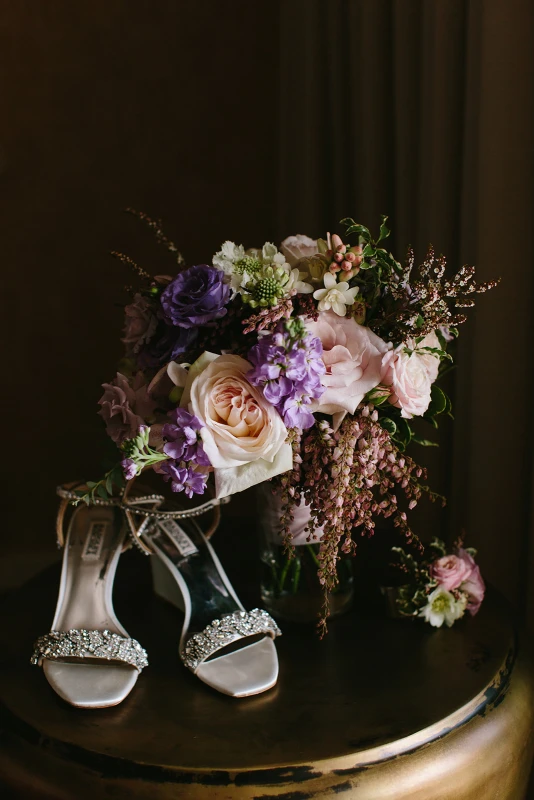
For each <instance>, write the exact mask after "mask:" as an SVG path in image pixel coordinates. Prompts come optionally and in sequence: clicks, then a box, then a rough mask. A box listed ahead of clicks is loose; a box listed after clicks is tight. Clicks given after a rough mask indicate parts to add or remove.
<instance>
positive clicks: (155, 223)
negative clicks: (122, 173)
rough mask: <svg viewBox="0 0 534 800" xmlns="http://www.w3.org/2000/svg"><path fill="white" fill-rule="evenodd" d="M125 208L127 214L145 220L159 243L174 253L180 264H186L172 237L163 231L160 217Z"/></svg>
mask: <svg viewBox="0 0 534 800" xmlns="http://www.w3.org/2000/svg"><path fill="white" fill-rule="evenodd" d="M124 210H125V211H126V213H127V214H132V215H133V216H134V217H137V218H138V219H140V220H141V222H144V223H145V225H147V226H148V227H149V228H150V229H151V231H152V232H153V233H154V234H155V236H156V241H157V243H158V244H160V245H162V246H163V247H165V248H166V249H167V250H168V251H169V252H170V253H172V254H173V255H174V258H175V260H176V263H177V264H178V265H179V266H183V265H185V259H184V257H183V255H182V254H181V253H180V251H179V250H178V248H177V247H176V245H175V244H174V242H173V241H172V240H171V239H169V238H168V236H166V235H165V233H164V232H163V229H162V222H161V220H160V219H158V220H154V219H152V218H151V217H149V216H148V214H145V213H144V211H136V210H135V208H125V209H124Z"/></svg>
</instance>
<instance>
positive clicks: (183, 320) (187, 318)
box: [161, 264, 230, 328]
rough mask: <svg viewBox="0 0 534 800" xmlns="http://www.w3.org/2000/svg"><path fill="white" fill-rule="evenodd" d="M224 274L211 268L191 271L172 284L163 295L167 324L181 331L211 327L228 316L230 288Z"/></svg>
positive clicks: (191, 268) (203, 267)
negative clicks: (199, 326)
mask: <svg viewBox="0 0 534 800" xmlns="http://www.w3.org/2000/svg"><path fill="white" fill-rule="evenodd" d="M224 277H225V276H224V272H222V270H220V269H215V267H209V266H208V265H207V264H198V265H197V266H195V267H190V268H189V269H186V270H185V271H184V272H180V273H179V275H178V276H177V277H176V278H175V279H174V280H173V281H171V283H169V285H168V286H167V287H166V289H165V291H164V292H163V294H162V295H161V308H162V310H163V315H164V317H165V319H166V320H167V322H169V323H170V324H171V325H177V326H178V327H180V328H193V327H196V326H197V325H207V324H208V323H210V322H214V321H215V320H217V319H220V318H221V317H224V315H225V314H226V308H225V306H226V304H227V302H228V300H229V299H230V286H229V285H228V284H227V283H225V282H224Z"/></svg>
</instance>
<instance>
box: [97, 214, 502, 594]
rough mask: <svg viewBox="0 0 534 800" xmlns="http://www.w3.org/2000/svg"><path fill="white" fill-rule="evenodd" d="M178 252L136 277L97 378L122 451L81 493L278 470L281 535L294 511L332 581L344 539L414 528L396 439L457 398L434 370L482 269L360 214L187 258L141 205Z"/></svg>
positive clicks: (419, 476) (225, 491) (349, 543)
mask: <svg viewBox="0 0 534 800" xmlns="http://www.w3.org/2000/svg"><path fill="white" fill-rule="evenodd" d="M138 216H140V217H141V218H142V219H144V221H145V222H147V223H148V225H149V226H150V227H151V228H152V229H153V230H154V232H155V233H156V236H157V239H158V241H159V242H160V243H161V244H163V245H164V246H165V247H166V248H167V249H168V250H169V251H170V253H171V254H172V255H173V259H174V270H173V274H171V275H154V276H153V275H150V274H149V273H148V272H147V271H145V270H144V269H143V268H141V267H140V266H139V265H137V264H136V263H135V262H134V261H133V260H132V259H131V258H129V257H128V256H125V255H123V254H120V253H115V254H114V255H115V256H116V257H118V258H119V259H120V260H122V261H123V262H124V263H126V264H128V265H129V266H130V267H131V268H133V270H134V271H135V273H136V274H137V276H138V278H139V279H140V281H139V286H138V287H137V288H136V289H131V290H130V291H131V294H132V298H131V301H130V302H129V304H128V305H126V308H125V320H126V321H125V330H124V338H123V342H124V344H125V346H126V354H125V358H124V359H123V361H122V363H121V369H120V372H119V373H117V375H116V377H115V378H114V379H113V380H111V381H110V382H109V383H106V384H104V394H103V396H102V398H101V399H100V406H101V409H100V412H99V413H100V414H101V416H102V418H103V420H104V422H105V423H106V428H107V433H108V434H109V436H110V437H111V438H112V439H113V441H114V442H115V443H116V444H117V446H118V448H119V449H120V452H121V460H120V464H117V466H116V467H114V468H113V469H112V470H111V471H110V472H109V473H108V474H107V475H106V476H105V477H104V478H103V479H102V480H101V481H98V482H95V483H89V484H88V487H89V490H88V492H87V493H86V494H85V495H84V496H83V499H84V500H85V501H86V502H90V501H91V500H92V499H94V497H95V496H101V497H106V496H107V495H108V494H112V493H115V492H117V491H119V492H120V491H121V488H122V486H123V484H124V480H125V479H126V480H128V479H132V478H134V477H135V476H136V475H139V474H140V472H141V470H143V469H144V468H147V467H152V468H153V469H154V470H155V471H156V472H157V473H159V474H160V475H161V478H162V480H164V481H168V482H169V483H170V485H171V487H172V490H173V491H175V492H184V493H185V494H186V495H187V496H189V497H192V496H193V495H196V494H199V495H201V494H203V493H204V492H205V490H206V487H207V485H208V479H210V476H212V481H213V486H214V492H215V495H216V497H218V498H222V497H225V496H228V495H231V494H235V493H236V492H240V491H242V490H244V489H246V488H248V487H250V486H253V485H255V484H258V483H261V482H263V481H267V480H273V483H274V486H275V488H276V490H277V491H278V493H279V495H280V496H281V498H282V511H281V518H282V528H283V530H284V531H285V534H286V539H287V543H288V545H289V546H291V545H290V539H291V522H292V519H293V515H294V512H295V509H296V508H297V507H298V506H299V505H302V504H306V505H307V506H308V507H309V510H310V512H309V513H310V522H309V525H308V530H309V535H310V537H312V536H313V533H314V531H316V530H319V529H321V545H320V550H319V554H318V563H319V566H318V576H319V580H320V582H321V584H322V585H323V587H324V589H325V596H327V594H328V592H329V591H331V590H332V589H333V587H334V585H335V582H336V579H337V578H336V569H335V567H336V560H337V558H338V555H339V551H340V548H341V549H342V550H343V551H344V552H346V553H351V552H353V551H354V550H355V547H356V545H355V542H354V540H353V538H352V537H353V531H354V530H355V529H360V531H362V532H365V531H366V532H367V533H369V534H370V533H372V532H373V530H374V526H375V521H376V519H377V517H379V516H383V517H392V518H393V520H394V524H395V525H396V526H398V527H399V528H400V529H401V531H402V532H403V533H404V534H405V536H406V538H407V540H408V541H413V540H414V534H413V533H412V531H411V529H410V526H409V523H408V518H407V512H408V511H409V510H410V509H412V508H413V507H414V506H415V505H416V504H417V502H418V500H419V499H420V497H421V495H422V494H423V493H426V494H428V495H429V496H430V499H436V497H437V496H436V495H434V494H433V493H432V492H431V491H430V489H429V488H428V487H427V486H426V485H424V483H423V481H424V479H425V472H424V470H423V469H422V468H421V467H420V466H418V465H417V464H416V463H415V461H413V460H412V458H411V457H410V456H409V455H407V454H406V448H407V447H408V445H409V444H410V443H411V442H416V443H419V444H420V445H428V444H432V442H431V441H429V440H428V439H426V438H422V437H421V436H420V435H419V433H417V432H416V431H415V430H414V428H413V421H414V419H416V418H422V419H424V420H426V421H427V422H428V424H429V428H430V429H431V428H432V426H434V427H437V424H438V423H437V418H438V417H439V415H440V414H450V411H451V403H450V400H449V399H448V397H447V396H446V395H445V394H444V392H443V391H442V390H441V389H440V388H438V386H437V383H436V382H437V380H438V378H439V377H440V375H441V374H442V373H443V372H444V371H445V370H446V369H447V365H448V363H449V362H450V361H451V356H450V354H449V352H448V347H449V343H450V342H451V341H452V340H453V339H454V337H456V336H457V334H458V326H459V325H460V324H461V323H462V322H463V321H464V320H465V316H464V313H463V309H464V308H466V307H469V306H472V305H473V297H474V295H475V294H477V293H481V292H485V291H487V290H488V289H489V288H491V287H492V286H494V285H495V284H494V283H493V282H492V283H484V284H478V283H477V282H476V281H475V275H474V272H475V271H474V268H473V267H469V266H464V267H462V268H461V269H460V271H459V272H458V273H457V274H455V275H451V276H448V275H447V274H446V262H445V259H444V257H443V256H439V257H436V256H435V254H434V252H433V250H432V249H430V250H429V252H428V254H427V257H426V259H425V261H424V262H423V264H422V265H421V266H419V267H416V266H415V260H414V255H413V253H412V252H409V254H408V259H407V263H406V264H405V265H402V264H401V263H399V262H398V261H397V260H396V259H395V258H394V256H393V255H392V254H391V253H390V252H388V251H387V250H386V249H385V247H384V245H383V243H384V240H386V239H387V237H388V235H389V230H388V228H387V225H386V220H387V218H386V217H383V219H382V224H381V226H380V231H379V234H378V237H377V238H376V239H375V238H373V236H372V234H371V232H370V231H369V229H368V228H366V227H365V226H363V225H360V224H357V223H356V222H354V220H352V219H344V220H342V222H341V226H342V228H343V230H342V233H341V235H340V234H328V235H327V236H326V238H324V239H317V240H315V239H311V238H308V237H307V236H302V235H298V236H291V237H289V238H287V239H286V240H285V241H284V242H282V244H281V245H280V247H279V248H278V247H277V246H275V245H274V244H272V243H270V242H267V243H265V244H264V245H263V247H261V248H251V249H248V250H246V249H245V248H244V247H243V246H242V245H240V244H235V243H234V242H230V241H227V242H225V243H224V244H223V245H222V246H221V249H220V250H219V251H218V252H217V253H215V255H214V256H213V258H212V263H211V264H193V265H192V266H187V265H186V264H185V262H184V259H183V257H182V256H181V254H180V253H179V252H178V250H177V248H176V246H175V245H174V244H173V243H172V242H171V241H170V240H169V239H168V238H167V237H166V236H165V235H164V233H163V232H162V230H161V228H160V226H159V224H158V223H155V222H153V221H152V220H150V219H149V218H148V217H146V216H145V215H143V214H138Z"/></svg>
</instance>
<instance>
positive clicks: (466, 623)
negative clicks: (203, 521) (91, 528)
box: [0, 553, 534, 800]
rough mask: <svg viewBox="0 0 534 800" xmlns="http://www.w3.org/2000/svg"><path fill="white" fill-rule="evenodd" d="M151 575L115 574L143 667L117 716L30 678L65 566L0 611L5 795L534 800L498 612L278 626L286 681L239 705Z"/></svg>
mask: <svg viewBox="0 0 534 800" xmlns="http://www.w3.org/2000/svg"><path fill="white" fill-rule="evenodd" d="M147 562H148V559H146V560H144V559H142V558H140V557H139V556H138V555H136V554H133V553H127V554H125V556H124V557H123V558H122V559H121V564H120V565H119V573H118V577H117V586H116V591H115V607H116V610H117V613H118V616H119V619H120V620H121V621H122V622H123V624H124V625H125V626H126V628H127V630H128V631H129V633H130V635H131V636H134V637H135V638H137V639H139V640H140V641H141V643H142V644H143V645H144V646H145V647H146V649H147V650H148V654H149V660H150V666H149V667H148V668H147V669H146V670H145V671H144V672H143V673H142V674H141V676H140V678H139V681H138V683H137V686H136V687H135V688H134V690H133V692H132V694H131V695H130V696H129V697H128V698H127V699H126V700H125V702H123V703H122V704H121V705H119V706H117V707H115V708H109V709H102V710H95V711H89V710H78V709H75V708H71V707H70V706H68V705H66V704H65V703H64V702H63V701H62V700H61V699H60V698H59V697H57V695H55V694H54V692H53V691H52V690H51V688H50V687H49V686H48V684H47V682H46V680H45V678H44V675H43V674H42V671H41V670H40V669H37V668H35V667H31V666H30V664H29V657H30V654H31V649H32V642H33V640H34V639H35V638H36V637H37V636H38V635H40V634H42V633H44V632H46V631H48V629H49V626H50V622H51V619H52V616H53V610H54V606H55V600H56V592H57V585H58V579H59V567H54V568H51V569H49V570H47V571H46V572H44V573H43V574H42V575H40V576H38V577H37V578H35V579H34V580H32V581H31V582H30V583H28V584H27V585H26V586H24V587H22V588H21V589H20V590H18V591H16V592H14V593H12V594H11V595H10V596H9V597H8V598H7V599H6V600H5V601H4V604H3V608H2V624H3V647H2V662H1V677H0V703H1V706H0V708H1V716H0V726H1V740H2V749H1V753H0V781H2V782H3V784H4V786H7V787H9V789H10V790H11V792H12V795H9V796H13V797H16V798H17V797H20V798H24V800H31V798H50V799H51V798H54V799H57V800H62V799H63V798H68V799H69V800H70V799H71V798H76V800H83V798H91V800H94V798H99V800H100V799H101V798H115V800H116V799H117V798H131V799H132V800H133V798H147V799H148V798H150V800H160V798H161V800H163V798H188V799H190V800H200V799H202V800H203V799H204V798H210V799H211V798H213V800H223V798H224V800H230V799H231V800H233V799H234V798H248V799H249V800H252V798H255V799H256V800H259V799H260V798H263V800H274V798H278V800H307V798H322V797H340V798H347V800H348V798H357V799H358V800H386V798H387V800H401V799H402V798H410V800H430V799H432V800H438V799H439V800H448V799H449V798H450V799H451V800H452V799H453V798H454V800H463V798H475V797H476V798H477V800H483V799H484V798H488V800H489V799H490V798H492V800H493V798H499V799H500V800H507V799H508V798H514V799H515V798H523V797H525V792H526V785H527V781H528V774H529V770H530V764H531V760H532V753H533V749H534V733H533V717H534V688H533V676H532V672H531V669H530V666H529V661H528V660H527V657H526V654H525V653H524V651H523V647H522V646H521V645H520V644H518V638H517V635H516V633H515V631H514V628H513V625H512V623H511V618H510V615H509V612H508V611H507V610H506V606H505V603H504V601H503V600H502V599H501V598H500V597H499V595H497V594H496V593H491V592H490V593H489V594H488V597H487V599H486V601H485V603H484V604H483V605H482V609H481V611H480V613H479V614H478V616H476V617H474V618H465V619H464V620H461V621H460V622H459V623H457V624H456V625H455V626H454V627H453V628H452V629H450V630H449V629H446V630H444V629H440V630H435V629H433V628H430V627H429V626H426V625H425V624H423V623H420V622H417V621H416V622H414V621H411V620H409V621H406V620H392V619H387V618H385V617H384V616H383V615H380V614H378V613H376V612H374V613H373V612H371V611H369V610H367V611H365V610H364V609H361V608H360V609H356V610H354V611H353V612H350V613H349V614H346V615H345V616H344V617H340V618H338V619H334V620H332V621H331V623H330V632H329V634H328V636H327V637H326V638H325V639H324V640H322V641H320V640H319V639H318V638H317V636H316V634H315V632H314V630H313V629H312V628H306V627H304V628H303V627H297V626H292V625H289V624H285V625H283V631H284V635H283V636H282V637H281V638H280V639H278V640H277V647H278V653H279V656H280V678H279V682H278V684H277V686H276V687H275V688H274V689H272V690H271V691H269V692H266V693H264V694H263V695H259V696H256V697H252V698H244V699H240V700H236V699H232V698H229V697H226V696H224V695H221V694H218V693H216V692H214V691H213V690H211V689H209V688H208V687H206V686H205V685H204V684H202V683H201V682H200V681H199V680H197V679H196V678H195V677H194V676H193V675H192V674H191V673H190V672H188V671H187V670H186V669H185V668H184V667H183V666H182V665H181V663H180V661H179V658H178V653H177V645H178V638H179V631H180V625H181V618H180V614H179V612H178V611H176V610H174V609H173V608H172V607H171V606H168V605H166V604H165V603H164V602H163V601H161V600H159V599H158V598H155V597H153V596H152V594H151V592H150V586H149V569H148V563H147ZM3 796H5V795H3Z"/></svg>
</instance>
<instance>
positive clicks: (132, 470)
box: [121, 458, 137, 481]
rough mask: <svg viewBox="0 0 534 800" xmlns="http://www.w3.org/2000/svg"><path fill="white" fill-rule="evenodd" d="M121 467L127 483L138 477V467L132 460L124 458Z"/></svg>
mask: <svg viewBox="0 0 534 800" xmlns="http://www.w3.org/2000/svg"><path fill="white" fill-rule="evenodd" d="M121 467H122V471H123V473H124V477H125V478H126V480H127V481H131V480H132V478H135V476H136V475H137V465H136V464H135V462H134V461H133V460H132V459H131V458H124V459H123V460H122V461H121Z"/></svg>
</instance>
